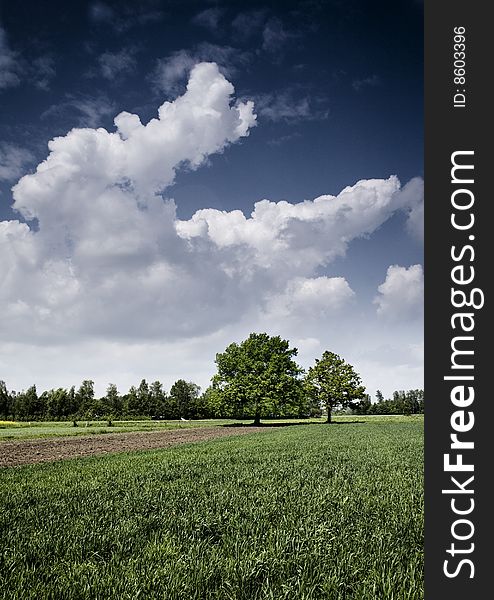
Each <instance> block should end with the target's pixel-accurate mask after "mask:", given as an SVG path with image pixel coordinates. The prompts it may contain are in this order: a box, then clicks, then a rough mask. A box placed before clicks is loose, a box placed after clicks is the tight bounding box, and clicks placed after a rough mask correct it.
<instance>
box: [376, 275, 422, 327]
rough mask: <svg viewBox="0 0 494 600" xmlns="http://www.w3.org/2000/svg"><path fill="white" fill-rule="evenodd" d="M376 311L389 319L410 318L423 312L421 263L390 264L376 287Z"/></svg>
mask: <svg viewBox="0 0 494 600" xmlns="http://www.w3.org/2000/svg"><path fill="white" fill-rule="evenodd" d="M378 292H379V294H378V296H376V298H375V301H374V302H375V303H376V304H377V312H378V314H379V315H381V316H383V317H388V318H390V319H412V318H416V317H418V316H420V315H421V314H422V312H423V300H424V273H423V270H422V265H412V266H410V267H408V268H407V267H400V266H398V265H392V266H390V267H389V268H388V271H387V273H386V280H385V281H384V283H382V284H381V285H380V286H379V287H378Z"/></svg>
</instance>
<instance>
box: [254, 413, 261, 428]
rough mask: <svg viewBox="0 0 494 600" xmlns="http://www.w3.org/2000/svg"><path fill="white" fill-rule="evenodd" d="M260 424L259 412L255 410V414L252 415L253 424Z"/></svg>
mask: <svg viewBox="0 0 494 600" xmlns="http://www.w3.org/2000/svg"><path fill="white" fill-rule="evenodd" d="M260 424H261V413H260V412H256V414H255V416H254V425H260Z"/></svg>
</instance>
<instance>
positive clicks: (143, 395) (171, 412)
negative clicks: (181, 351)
mask: <svg viewBox="0 0 494 600" xmlns="http://www.w3.org/2000/svg"><path fill="white" fill-rule="evenodd" d="M123 417H125V418H143V417H144V418H149V417H151V418H159V419H170V420H171V419H180V418H185V419H201V418H208V417H210V414H209V413H208V411H207V409H206V408H205V404H204V395H201V394H200V387H199V386H198V385H196V384H195V383H192V382H188V381H184V380H183V379H179V380H178V381H176V382H175V383H174V384H173V386H172V387H171V389H170V391H169V392H168V393H167V392H166V391H165V390H164V389H163V384H162V383H160V382H159V381H154V382H153V383H151V384H148V383H147V381H146V380H145V379H143V380H142V381H141V383H140V384H139V386H138V387H135V386H132V387H131V388H130V389H129V391H128V392H127V393H126V394H120V393H119V391H118V389H117V386H116V385H114V384H112V383H111V384H110V385H109V386H108V388H107V390H106V394H105V395H104V396H102V397H101V398H97V397H96V396H95V393H94V382H93V381H91V380H85V381H83V382H82V384H81V385H80V387H79V388H78V389H76V388H75V387H74V386H72V387H71V388H70V389H65V388H57V389H53V390H48V391H46V392H43V393H42V394H38V393H37V390H36V386H35V385H33V386H31V387H30V388H29V389H27V390H25V391H22V392H15V391H9V390H7V388H6V386H5V383H4V382H3V381H0V418H4V419H15V420H17V421H36V420H39V421H42V420H45V421H58V420H67V419H100V418H123Z"/></svg>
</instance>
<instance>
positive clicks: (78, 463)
mask: <svg viewBox="0 0 494 600" xmlns="http://www.w3.org/2000/svg"><path fill="white" fill-rule="evenodd" d="M347 421H350V422H346V423H341V424H334V425H330V426H327V425H322V424H310V425H309V424H308V425H299V426H294V427H277V428H273V429H272V430H271V431H269V432H263V433H260V434H252V435H249V436H244V437H232V438H225V439H218V440H215V441H212V442H206V443H200V444H195V445H194V444H189V445H186V446H176V447H174V448H169V449H166V450H160V451H148V452H145V453H139V452H134V453H127V454H117V455H111V456H104V457H94V458H86V459H74V460H69V461H62V462H58V463H51V464H43V465H35V466H29V467H17V468H11V469H3V470H1V471H0V519H1V525H0V532H1V533H0V537H1V548H2V554H1V563H0V598H3V599H7V598H8V599H9V600H10V599H36V600H40V599H44V598H50V599H65V598H70V599H75V598H77V599H85V598H91V599H95V600H96V599H98V600H102V599H118V600H119V599H128V600H135V599H138V598H143V599H150V600H152V599H158V598H159V599H163V600H175V599H177V600H178V599H184V600H186V599H196V600H207V599H218V600H220V599H222V600H230V599H231V600H233V599H235V600H255V599H261V598H263V599H264V598H265V599H280V600H281V599H293V600H309V599H310V600H319V599H321V600H322V599H328V600H340V599H341V600H343V599H345V600H348V599H358V600H375V599H386V600H388V599H389V600H401V599H410V600H415V599H420V598H423V572H422V570H423V555H422V550H423V421H422V420H421V419H417V418H402V419H399V418H394V419H372V418H370V419H369V418H367V419H361V418H356V417H353V418H351V419H347ZM351 421H360V422H351Z"/></svg>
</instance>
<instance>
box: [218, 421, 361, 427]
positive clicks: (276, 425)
mask: <svg viewBox="0 0 494 600" xmlns="http://www.w3.org/2000/svg"><path fill="white" fill-rule="evenodd" d="M365 422H366V421H332V422H331V423H326V422H324V421H322V422H319V423H317V422H314V421H311V422H310V423H262V422H261V423H259V424H258V425H256V424H255V423H252V422H248V423H243V422H242V423H225V424H223V425H221V427H266V428H274V427H295V426H297V425H328V426H329V427H331V426H332V425H356V424H357V423H365Z"/></svg>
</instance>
